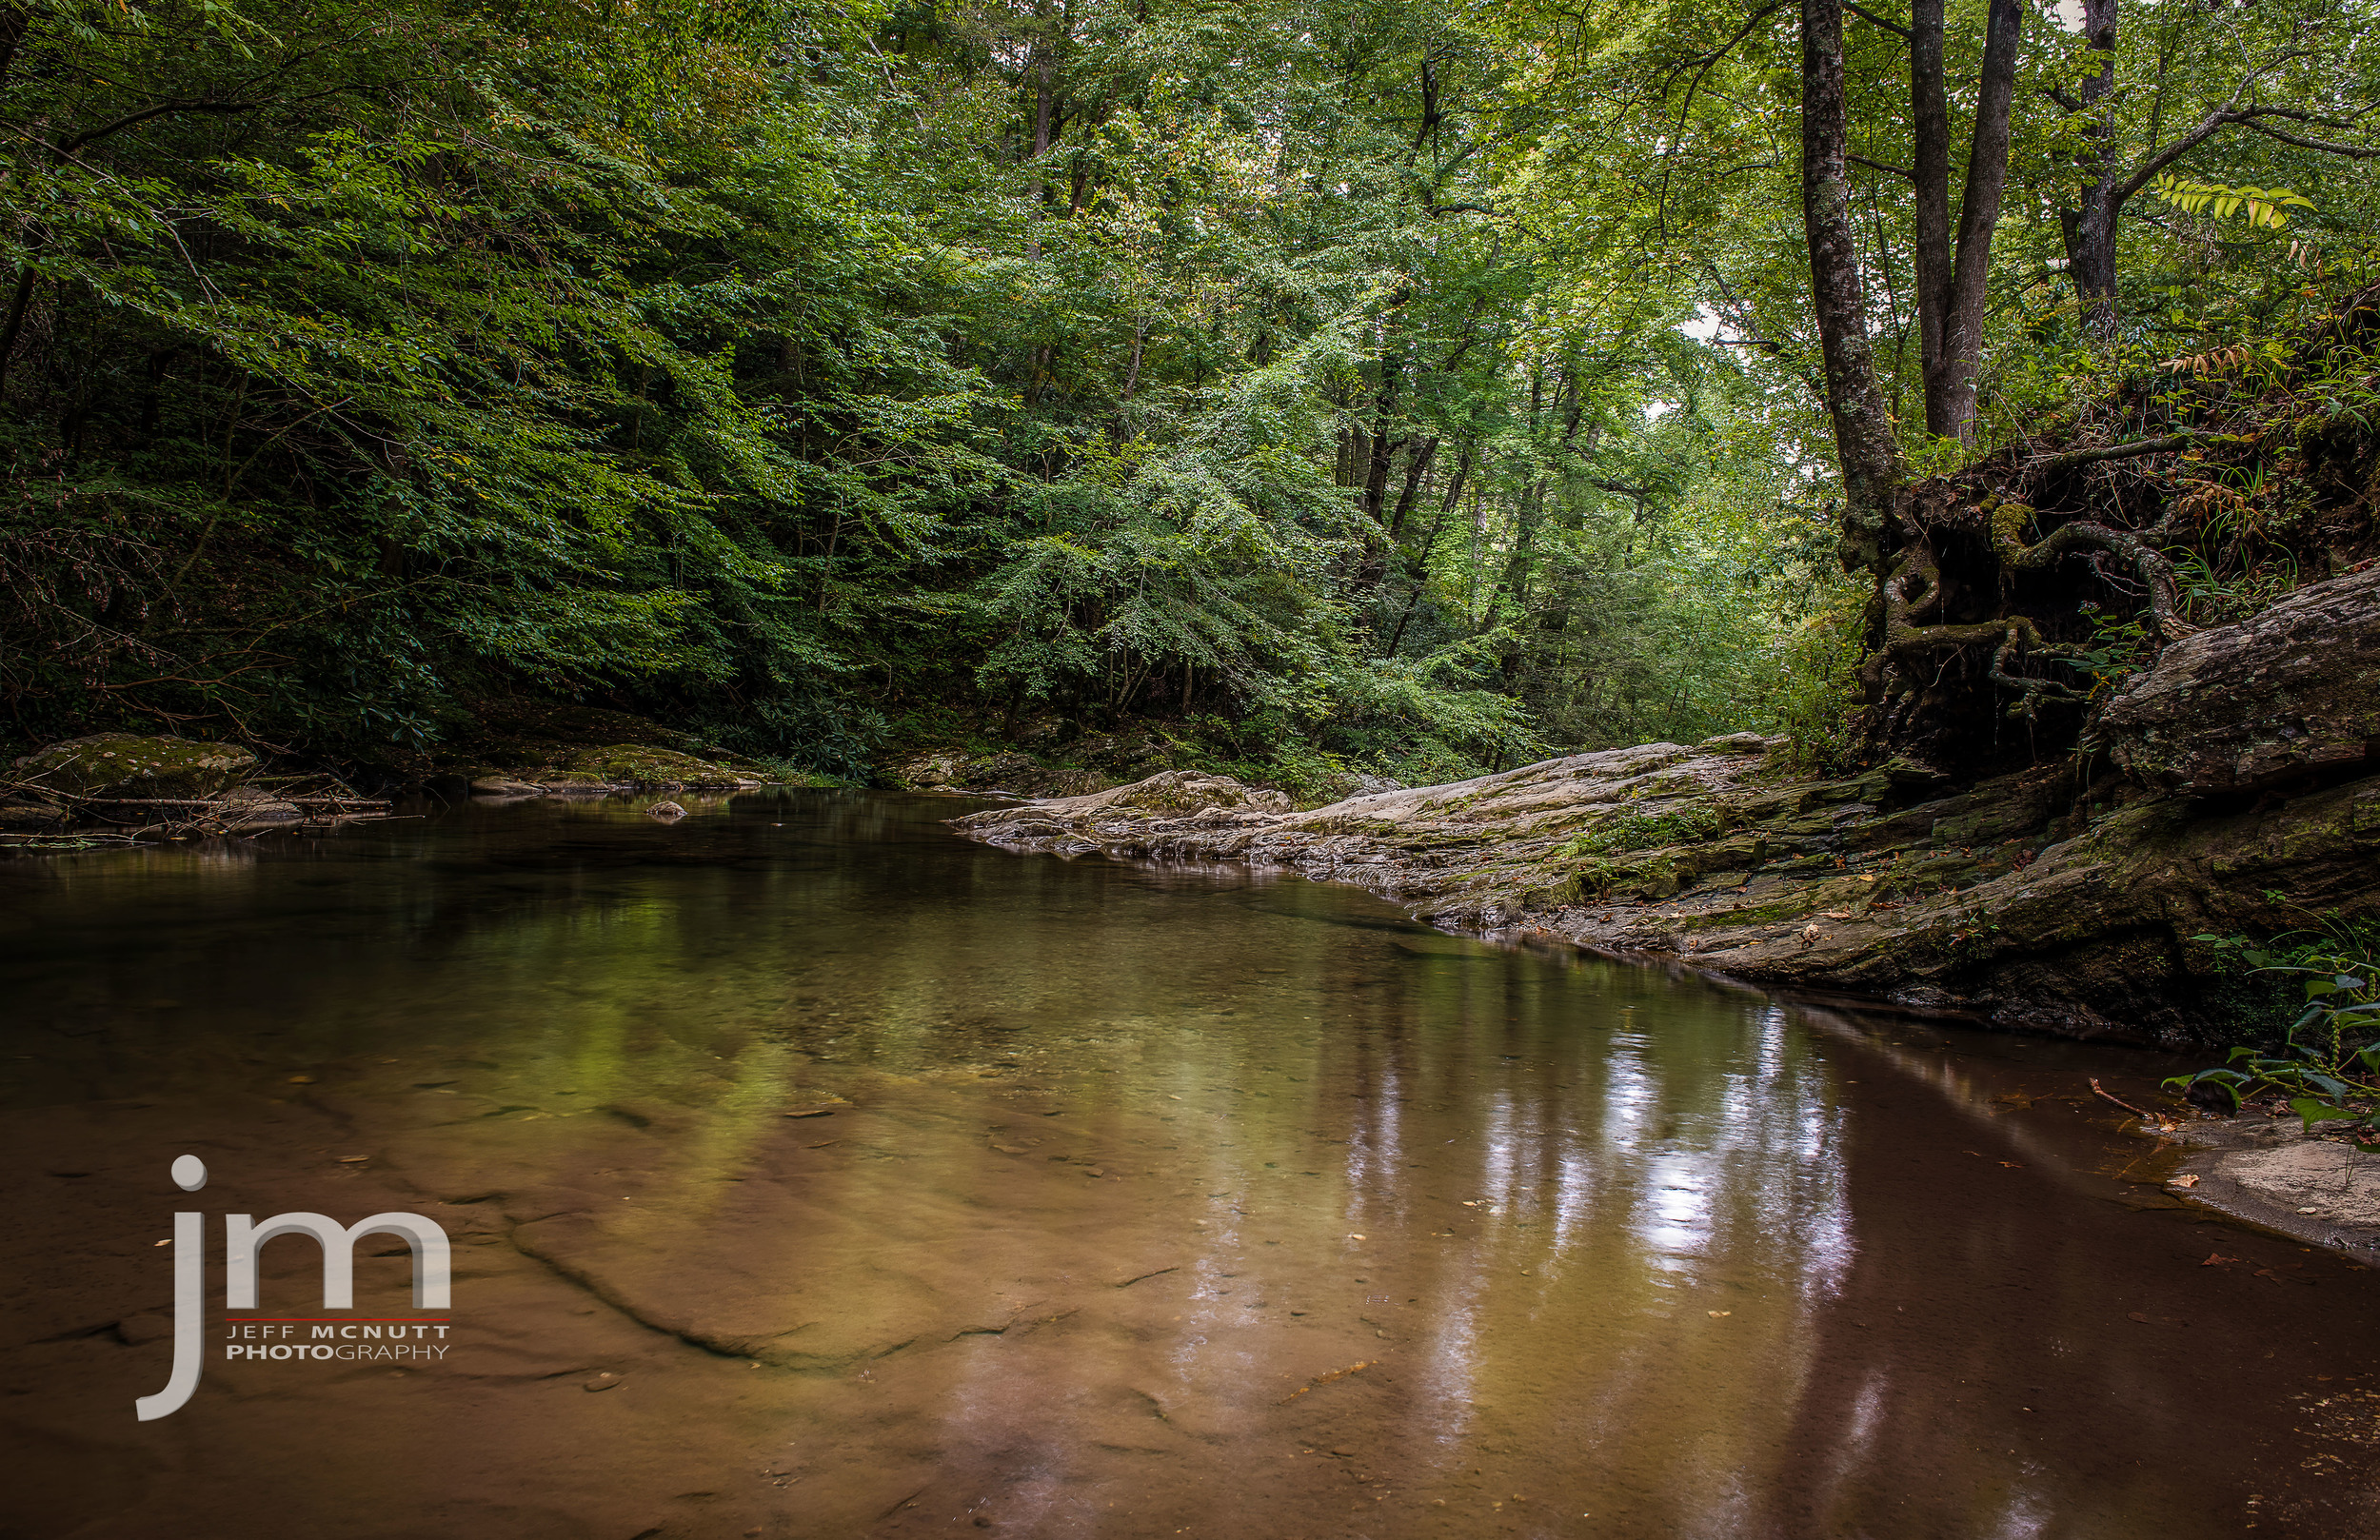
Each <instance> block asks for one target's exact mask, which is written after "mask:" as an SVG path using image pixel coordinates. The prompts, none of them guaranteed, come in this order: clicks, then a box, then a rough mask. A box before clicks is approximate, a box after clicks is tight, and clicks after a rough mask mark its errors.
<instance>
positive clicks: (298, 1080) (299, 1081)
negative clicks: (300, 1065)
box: [289, 1075, 314, 1085]
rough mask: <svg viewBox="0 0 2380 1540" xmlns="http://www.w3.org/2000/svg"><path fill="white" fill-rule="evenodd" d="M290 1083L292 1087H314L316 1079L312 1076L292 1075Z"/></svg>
mask: <svg viewBox="0 0 2380 1540" xmlns="http://www.w3.org/2000/svg"><path fill="white" fill-rule="evenodd" d="M289 1083H290V1084H291V1085H312V1084H313V1083H314V1077H313V1076H310V1075H292V1076H289Z"/></svg>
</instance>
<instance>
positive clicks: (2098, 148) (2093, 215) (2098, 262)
mask: <svg viewBox="0 0 2380 1540" xmlns="http://www.w3.org/2000/svg"><path fill="white" fill-rule="evenodd" d="M2115 8H2116V0H2083V36H2084V39H2085V41H2087V42H2088V43H2089V45H2090V48H2091V51H2092V52H2093V53H2095V54H2097V55H2099V58H2100V60H2101V63H2100V65H2099V72H2098V73H2097V74H2095V75H2092V77H2091V78H2090V79H2088V80H2086V81H2084V82H2083V83H2082V100H2081V103H2080V110H2081V111H2082V112H2084V113H2088V114H2092V116H2091V120H2090V121H2089V122H2087V123H2085V124H2084V125H2083V129H2082V132H2083V140H2084V143H2085V144H2086V145H2088V146H2089V147H2090V148H2088V149H2086V150H2085V151H2084V152H2083V154H2082V156H2081V157H2080V159H2081V167H2080V168H2081V170H2082V173H2083V174H2084V175H2085V176H2086V177H2088V178H2090V180H2089V181H2088V182H2087V183H2086V184H2085V185H2084V187H2083V191H2082V197H2081V200H2080V203H2079V206H2078V207H2073V208H2069V209H2064V210H2062V211H2061V212H2060V213H2059V215H2058V223H2059V224H2060V225H2061V226H2062V227H2064V230H2065V234H2066V268H2067V271H2068V273H2069V274H2070V275H2072V277H2073V280H2074V297H2075V298H2076V299H2077V300H2080V301H2081V302H2082V310H2083V324H2084V326H2086V327H2088V328H2089V330H2090V331H2091V333H2092V336H2094V337H2099V338H2109V337H2112V336H2114V335H2115V215H2116V209H2117V207H2118V203H2117V198H2116V181H2117V176H2116V167H2115V128H2114V125H2113V124H2112V123H2111V122H2110V121H2109V117H2110V110H2106V109H2100V104H2102V103H2104V102H2106V101H2107V98H2108V95H2109V93H2110V92H2112V90H2113V89H2115Z"/></svg>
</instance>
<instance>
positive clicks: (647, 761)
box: [561, 743, 760, 790]
mask: <svg viewBox="0 0 2380 1540" xmlns="http://www.w3.org/2000/svg"><path fill="white" fill-rule="evenodd" d="M561 768H562V769H563V770H564V771H565V772H567V773H570V774H572V775H576V776H588V777H592V778H594V779H596V780H603V781H607V782H610V783H611V784H613V785H619V786H632V787H639V788H647V789H660V788H667V789H671V790H674V789H676V788H678V787H680V786H742V785H746V784H752V785H758V784H759V783H760V782H759V780H757V779H756V778H754V777H749V776H744V775H740V774H738V773H737V772H736V771H733V770H730V769H727V768H726V767H725V766H724V765H717V764H713V763H711V762H710V761H709V760H698V759H696V758H695V757H694V756H693V755H691V754H681V753H679V752H678V751H677V750H676V749H665V748H660V747H657V746H655V745H653V744H650V743H614V744H612V745H610V746H609V747H606V748H591V749H581V750H579V751H578V752H577V753H575V754H573V755H571V756H570V757H569V759H568V760H565V761H564V763H563V765H562V767H561Z"/></svg>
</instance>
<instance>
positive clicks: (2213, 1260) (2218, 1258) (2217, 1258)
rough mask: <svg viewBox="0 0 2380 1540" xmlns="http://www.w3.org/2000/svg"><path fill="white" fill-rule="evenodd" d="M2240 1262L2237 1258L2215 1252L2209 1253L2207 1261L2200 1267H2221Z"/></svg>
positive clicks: (2200, 1264)
mask: <svg viewBox="0 0 2380 1540" xmlns="http://www.w3.org/2000/svg"><path fill="white" fill-rule="evenodd" d="M2238 1260H2239V1258H2238V1257H2236V1256H2224V1255H2221V1254H2217V1253H2214V1252H2209V1253H2208V1254H2207V1259H2206V1260H2205V1261H2203V1262H2201V1263H2199V1264H2198V1265H2199V1266H2200V1267H2221V1266H2222V1265H2223V1264H2224V1263H2226V1262H2236V1261H2238Z"/></svg>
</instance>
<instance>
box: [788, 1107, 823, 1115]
mask: <svg viewBox="0 0 2380 1540" xmlns="http://www.w3.org/2000/svg"><path fill="white" fill-rule="evenodd" d="M785 1116H787V1117H832V1116H835V1109H833V1108H832V1107H804V1108H803V1109H802V1110H801V1111H800V1112H798V1113H787V1114H785Z"/></svg>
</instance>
